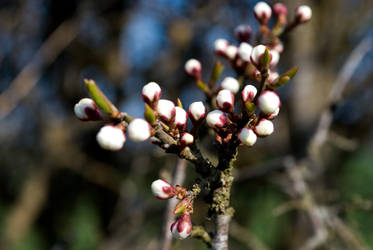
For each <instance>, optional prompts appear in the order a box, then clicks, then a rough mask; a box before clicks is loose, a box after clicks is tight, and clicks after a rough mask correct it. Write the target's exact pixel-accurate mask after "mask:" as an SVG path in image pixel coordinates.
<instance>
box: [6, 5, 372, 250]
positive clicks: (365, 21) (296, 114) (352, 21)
mask: <svg viewBox="0 0 373 250" xmlns="http://www.w3.org/2000/svg"><path fill="white" fill-rule="evenodd" d="M256 2H257V1H251V0H233V1H227V0H214V1H207V0H189V1H188V0H140V1H132V0H128V1H125V0H121V1H117V0H106V1H99V0H97V1H89V0H80V1H74V0H66V1H52V0H23V1H22V0H19V1H18V0H1V1H0V249H7V250H8V249H9V250H47V249H51V250H64V249H73V250H91V249H101V250H116V249H118V250H119V249H149V250H150V249H159V248H160V246H161V238H162V220H163V214H164V211H165V208H166V202H165V201H161V200H157V199H155V198H154V197H153V196H152V195H151V191H150V184H151V182H152V181H153V180H155V179H157V178H159V177H163V178H165V179H168V180H169V179H170V178H171V175H172V171H173V169H174V167H175V165H176V164H177V158H176V157H175V156H174V155H166V154H164V153H163V152H162V151H161V150H159V149H158V148H156V147H155V146H153V145H151V144H150V143H148V142H147V143H133V142H131V141H129V140H128V141H127V142H126V144H125V147H124V149H123V150H121V151H119V152H108V151H104V150H102V149H101V148H100V147H99V146H98V145H97V143H96V140H95V136H96V133H97V131H98V130H99V129H100V127H101V126H102V125H103V124H101V123H94V122H92V123H90V122H86V123H83V122H80V121H79V120H78V119H76V118H75V117H74V114H73V107H74V104H75V103H77V102H78V101H79V99H81V98H83V97H86V96H87V92H86V90H85V88H84V84H83V81H82V79H83V78H93V79H95V80H96V82H97V83H98V85H99V86H100V88H102V89H103V91H104V92H105V93H106V94H107V95H108V96H109V97H110V98H111V100H113V102H114V103H115V104H116V105H118V107H120V109H121V110H122V111H126V112H128V113H129V114H131V115H133V116H136V117H140V116H142V114H143V102H142V100H141V96H140V92H141V88H142V86H143V85H144V84H146V83H147V82H149V81H156V82H158V83H159V84H160V85H161V87H162V89H163V97H167V98H169V99H171V100H173V101H175V100H176V98H177V97H180V99H181V101H182V102H183V104H184V106H186V107H187V106H188V105H189V104H190V103H191V102H193V101H199V100H202V99H203V95H202V93H200V92H199V91H198V89H197V88H196V87H195V85H194V83H193V81H192V80H191V79H190V78H188V77H187V76H186V75H185V73H184V71H183V66H184V62H185V61H186V60H187V59H189V58H191V57H193V58H197V59H199V60H201V62H202V64H203V77H204V78H205V79H207V78H208V77H209V74H210V72H211V68H212V66H213V64H214V62H215V61H216V60H217V59H218V58H217V57H216V56H215V55H214V54H213V42H214V40H215V39H217V38H225V39H227V40H229V41H230V42H232V43H236V44H238V43H237V41H236V40H235V38H234V32H233V30H234V28H235V27H236V26H237V25H239V24H249V25H251V27H252V28H253V29H254V30H256V29H257V28H258V25H257V22H256V20H255V19H254V17H253V14H252V8H253V6H254V5H255V3H256ZM283 2H284V3H286V4H288V7H289V15H290V16H293V15H294V9H295V7H296V6H298V5H300V4H308V5H310V6H311V7H312V9H313V19H312V21H311V22H310V23H308V24H305V25H302V26H301V27H299V28H297V29H296V30H295V31H294V32H292V33H291V34H289V35H288V36H286V37H285V40H284V44H285V52H284V53H283V54H282V55H281V60H280V67H279V69H278V70H279V72H281V73H283V72H285V71H286V70H287V69H289V68H290V67H292V66H294V65H298V66H299V72H298V74H297V75H296V77H295V78H294V79H293V80H292V81H291V82H290V83H289V84H288V85H287V86H285V87H283V88H281V89H280V90H279V94H280V96H281V98H282V103H283V104H282V109H281V112H280V116H279V118H278V119H276V121H275V133H274V135H272V136H270V137H268V138H265V139H261V140H259V141H258V143H257V144H256V146H255V147H253V148H250V149H248V148H244V147H242V148H241V149H240V154H239V158H238V162H237V169H236V176H237V178H236V180H237V181H236V183H235V184H234V186H233V194H232V205H233V207H234V208H235V210H236V213H235V216H234V218H233V222H232V226H231V234H230V236H231V237H230V246H231V249H259V250H265V249H301V246H302V245H303V243H304V242H307V240H308V239H309V238H310V237H311V238H312V236H313V235H314V233H315V229H314V228H313V227H312V223H313V221H312V216H311V221H310V218H308V217H307V213H304V211H302V209H298V208H297V205H296V203H295V202H294V197H292V195H289V192H287V186H288V185H289V183H290V182H289V180H288V175H287V171H286V170H284V169H283V168H282V167H281V165H282V163H283V161H284V159H288V157H289V156H291V157H292V158H293V159H296V160H298V159H304V158H306V159H307V157H308V154H309V153H308V149H309V142H310V139H311V138H312V136H313V135H314V133H315V131H316V129H317V126H318V122H319V119H320V115H321V114H322V113H323V111H325V110H326V111H328V110H329V111H332V112H333V115H332V124H331V129H330V132H329V133H328V138H327V140H326V141H325V143H323V145H322V147H321V149H320V150H319V151H320V152H319V154H318V157H317V158H318V164H316V165H315V166H317V167H316V168H317V171H316V172H317V174H315V175H313V178H311V177H310V178H309V180H307V183H308V184H309V186H310V189H311V190H312V192H313V198H314V199H315V200H316V201H317V203H318V204H320V206H322V207H324V206H325V207H327V208H328V209H330V211H333V213H334V214H335V215H337V216H338V218H340V219H341V220H340V221H339V222H340V223H342V222H343V223H342V224H338V223H337V224H333V223H334V222H333V221H327V225H326V226H325V227H326V230H327V232H328V235H327V237H326V239H325V240H324V241H323V242H322V244H320V245H319V246H318V248H316V249H373V237H372V235H373V214H372V209H373V203H372V202H373V189H372V186H371V185H372V182H373V147H372V145H373V136H372V128H373V108H372V100H373V84H372V78H373V70H372V69H373V51H372V50H371V49H370V50H369V49H366V48H367V46H366V44H367V42H366V41H368V43H369V41H370V43H371V41H372V40H371V39H373V28H372V27H373V1H370V0H344V1H339V0H328V1H321V0H319V1H297V0H286V1H283ZM269 3H270V4H273V3H271V2H269ZM362 41H365V50H360V51H358V52H360V54H359V53H357V55H356V53H355V54H354V55H355V56H357V57H360V58H352V59H351V58H349V56H350V55H351V53H352V51H353V50H354V49H355V48H356V47H358V46H359V45H361V42H362ZM363 45H364V44H363ZM368 47H369V46H368ZM370 47H371V46H370ZM349 59H351V60H350V62H352V63H350V64H348V65H346V64H345V63H346V62H347V61H348V60H349ZM353 62H358V65H357V67H354V65H353ZM344 66H345V68H344V69H345V70H342V69H343V67H344ZM355 66H356V65H355ZM349 70H350V71H351V72H349ZM343 72H344V73H343ZM346 72H347V73H346ZM343 74H344V75H343ZM346 74H347V82H346V83H347V85H346V87H345V88H344V91H343V94H342V98H341V99H339V100H338V102H337V103H332V104H333V105H329V104H330V103H329V102H328V96H329V93H330V90H331V89H332V87H333V86H334V84H336V82H337V81H338V80H341V79H342V80H345V79H346ZM223 75H224V76H234V72H233V71H231V70H230V69H229V65H226V67H225V70H224V74H223ZM202 145H203V146H204V147H203V150H204V152H205V154H206V155H208V156H210V157H212V158H214V157H215V155H214V149H213V147H212V146H211V145H212V137H210V138H209V137H207V138H206V139H205V140H204V141H203V143H202ZM195 178H196V174H195V173H194V169H193V168H192V167H190V166H189V165H187V167H186V179H185V185H187V186H188V185H189V184H191V183H192V182H193V180H194V179H195ZM294 204H295V205H294ZM206 211H207V208H206V205H205V204H204V203H203V201H198V202H197V203H196V205H195V214H194V215H193V217H192V220H193V223H194V224H196V225H198V224H202V225H205V226H206V227H207V228H211V225H210V222H209V221H208V220H206V218H205V217H206ZM313 212H315V213H318V212H320V211H311V213H313ZM311 222H312V223H311ZM329 222H330V223H329ZM328 223H329V224H330V225H334V226H330V225H329V224H328ZM336 225H337V226H336ZM338 225H339V227H338ZM335 228H337V230H336V231H334V230H333V229H335ZM316 232H318V231H317V230H316ZM172 249H206V247H205V246H204V245H203V243H201V242H200V241H198V240H196V239H189V240H185V241H175V242H173V248H172Z"/></svg>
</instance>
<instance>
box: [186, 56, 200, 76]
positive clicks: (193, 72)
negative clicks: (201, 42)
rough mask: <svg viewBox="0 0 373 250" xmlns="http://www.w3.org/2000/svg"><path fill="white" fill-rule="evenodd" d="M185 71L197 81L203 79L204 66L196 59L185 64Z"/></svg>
mask: <svg viewBox="0 0 373 250" xmlns="http://www.w3.org/2000/svg"><path fill="white" fill-rule="evenodd" d="M184 69H185V72H186V73H187V74H188V75H190V76H192V77H194V78H196V79H200V78H201V70H202V66H201V63H200V62H199V61H198V60H196V59H189V60H188V61H187V62H186V63H185V66H184Z"/></svg>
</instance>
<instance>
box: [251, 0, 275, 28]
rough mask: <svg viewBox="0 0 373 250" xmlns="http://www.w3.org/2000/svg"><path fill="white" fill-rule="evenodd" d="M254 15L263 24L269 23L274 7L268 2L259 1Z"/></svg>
mask: <svg viewBox="0 0 373 250" xmlns="http://www.w3.org/2000/svg"><path fill="white" fill-rule="evenodd" d="M254 15H255V17H256V19H258V21H259V22H260V23H261V24H267V23H268V21H269V19H270V18H271V15H272V9H271V7H270V6H269V5H268V4H267V3H266V2H259V3H257V4H256V5H255V6H254Z"/></svg>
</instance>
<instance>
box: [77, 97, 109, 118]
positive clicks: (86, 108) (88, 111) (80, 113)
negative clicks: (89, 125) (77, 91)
mask: <svg viewBox="0 0 373 250" xmlns="http://www.w3.org/2000/svg"><path fill="white" fill-rule="evenodd" d="M74 113H75V115H76V117H77V118H78V119H79V120H81V121H100V120H102V119H103V117H102V115H101V112H100V110H99V109H98V107H97V105H96V103H95V102H94V101H93V100H92V99H90V98H83V99H81V100H80V101H79V102H78V103H77V104H75V106H74Z"/></svg>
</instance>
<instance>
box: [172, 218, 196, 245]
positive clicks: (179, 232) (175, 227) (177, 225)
mask: <svg viewBox="0 0 373 250" xmlns="http://www.w3.org/2000/svg"><path fill="white" fill-rule="evenodd" d="M170 230H171V233H172V236H173V237H174V238H176V239H181V240H183V239H185V238H187V237H188V236H189V235H190V234H191V233H192V221H191V219H190V215H189V214H183V215H181V216H180V217H179V218H178V219H177V220H176V221H175V222H174V223H173V224H172V225H171V228H170Z"/></svg>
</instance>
